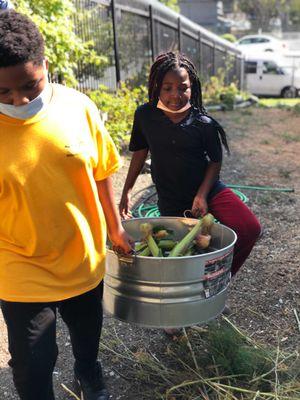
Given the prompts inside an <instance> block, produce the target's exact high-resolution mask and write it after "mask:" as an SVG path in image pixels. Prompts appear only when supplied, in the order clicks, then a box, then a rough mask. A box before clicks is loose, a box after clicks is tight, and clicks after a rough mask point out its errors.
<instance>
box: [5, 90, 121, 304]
mask: <svg viewBox="0 0 300 400" xmlns="http://www.w3.org/2000/svg"><path fill="white" fill-rule="evenodd" d="M0 154H1V157H0V299H3V300H7V301H18V302H48V301H58V300H63V299H66V298H70V297H73V296H77V295H79V294H82V293H84V292H86V291H88V290H91V289H93V288H94V287H96V286H97V285H98V283H99V282H100V281H101V280H102V278H103V275H104V263H105V244H106V224H105V219H104V214H103V211H102V208H101V204H100V202H99V200H98V193H97V187H96V182H95V181H99V180H103V179H105V178H107V177H108V176H109V175H111V174H112V173H113V172H115V171H116V170H117V169H118V167H119V155H118V153H117V151H116V148H115V146H114V144H113V142H112V139H111V138H110V136H109V135H108V133H107V131H106V129H105V128H104V126H103V124H102V122H101V119H100V117H99V113H98V110H97V108H96V106H95V105H94V103H93V102H92V101H91V100H90V99H89V98H88V97H87V96H85V95H83V94H81V93H79V92H77V91H75V90H73V89H68V88H66V87H64V86H60V85H53V96H52V99H51V102H50V104H49V106H48V107H47V109H46V110H45V111H41V112H40V113H38V114H37V115H35V116H34V117H32V118H30V119H28V120H26V121H22V120H18V119H14V118H11V117H8V116H5V115H1V114H0Z"/></svg>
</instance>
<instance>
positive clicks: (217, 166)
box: [197, 161, 222, 199]
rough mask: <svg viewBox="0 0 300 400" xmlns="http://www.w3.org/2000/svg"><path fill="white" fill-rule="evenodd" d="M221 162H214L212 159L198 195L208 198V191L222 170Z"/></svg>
mask: <svg viewBox="0 0 300 400" xmlns="http://www.w3.org/2000/svg"><path fill="white" fill-rule="evenodd" d="M221 166H222V163H221V162H217V163H216V162H212V161H210V162H209V164H208V167H207V170H206V173H205V178H204V180H203V182H202V184H201V186H200V187H199V189H198V192H197V196H199V197H203V198H205V199H206V198H207V195H208V193H209V192H210V190H211V188H212V187H213V185H214V183H215V182H216V180H217V178H218V176H219V174H220V171H221Z"/></svg>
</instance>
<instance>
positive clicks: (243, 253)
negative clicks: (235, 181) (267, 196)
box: [208, 188, 261, 275]
mask: <svg viewBox="0 0 300 400" xmlns="http://www.w3.org/2000/svg"><path fill="white" fill-rule="evenodd" d="M208 210H209V212H211V213H212V214H213V216H214V217H215V218H216V219H217V220H218V221H220V222H221V224H224V225H226V226H228V227H229V228H231V229H232V230H234V232H235V233H236V234H237V241H236V244H235V247H234V253H233V261H232V270H231V271H232V275H235V274H236V273H237V272H238V270H239V269H240V268H241V266H242V265H243V263H244V262H245V260H246V258H247V257H248V255H249V254H250V252H251V250H252V248H253V246H254V244H255V242H256V241H257V239H258V237H259V235H260V232H261V226H260V223H259V221H258V220H257V218H256V217H255V215H254V214H253V213H252V211H251V210H250V209H249V208H248V207H247V206H246V205H245V204H244V203H243V202H242V200H240V198H239V197H238V196H237V195H236V194H235V193H234V192H233V191H232V190H230V189H228V188H226V189H224V190H222V191H221V192H219V193H217V194H216V195H215V196H214V197H213V198H212V199H210V201H209V202H208Z"/></svg>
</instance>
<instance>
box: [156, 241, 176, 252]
mask: <svg viewBox="0 0 300 400" xmlns="http://www.w3.org/2000/svg"><path fill="white" fill-rule="evenodd" d="M157 245H158V247H159V248H160V249H163V250H172V249H173V247H175V246H176V242H175V241H174V240H171V239H163V240H160V241H159V242H158V244H157Z"/></svg>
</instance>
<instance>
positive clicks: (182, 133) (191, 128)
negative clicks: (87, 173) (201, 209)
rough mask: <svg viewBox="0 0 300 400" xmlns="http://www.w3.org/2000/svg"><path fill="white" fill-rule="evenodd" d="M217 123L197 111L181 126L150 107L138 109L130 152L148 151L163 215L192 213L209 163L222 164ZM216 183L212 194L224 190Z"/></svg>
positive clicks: (221, 184)
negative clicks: (191, 210) (190, 211)
mask: <svg viewBox="0 0 300 400" xmlns="http://www.w3.org/2000/svg"><path fill="white" fill-rule="evenodd" d="M218 127H219V125H218V123H217V122H216V121H214V120H213V119H212V118H210V117H208V116H206V115H203V114H201V113H200V111H199V110H198V109H196V108H191V110H190V112H189V114H188V115H187V116H186V117H185V118H184V119H183V120H182V121H181V122H180V123H178V124H175V123H174V122H172V121H171V120H170V118H168V117H167V116H166V115H165V114H164V112H163V111H162V110H160V109H158V108H157V107H156V106H155V105H150V104H149V103H147V104H144V105H142V106H140V107H138V108H137V110H136V112H135V116H134V123H133V128H132V133H131V139H130V144H129V150H130V151H138V150H142V149H149V150H150V153H151V175H152V179H153V182H154V183H155V185H156V189H157V194H158V206H159V209H160V212H161V214H162V215H182V213H183V211H184V210H188V209H191V207H192V203H193V199H194V197H195V195H196V193H197V191H198V189H199V186H200V185H201V183H202V181H203V179H204V175H205V171H206V168H207V165H208V161H209V160H211V161H214V162H220V161H222V145H221V141H220V138H219V132H218ZM224 187H225V186H224V184H223V183H221V182H220V181H219V180H217V181H216V182H215V184H214V186H213V188H212V190H211V192H210V194H209V196H210V197H211V196H213V195H215V194H216V193H218V192H219V191H220V190H222V189H223V188H224Z"/></svg>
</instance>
